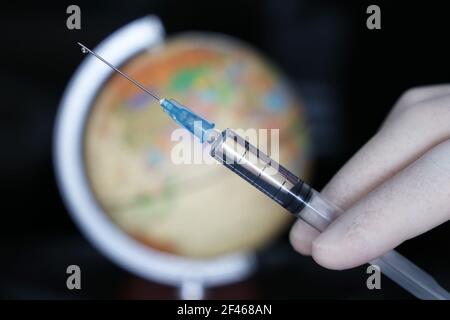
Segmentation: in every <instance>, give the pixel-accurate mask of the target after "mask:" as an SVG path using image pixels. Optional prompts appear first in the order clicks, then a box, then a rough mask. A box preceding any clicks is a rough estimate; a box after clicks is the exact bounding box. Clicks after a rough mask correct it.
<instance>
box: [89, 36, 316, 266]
mask: <svg viewBox="0 0 450 320" xmlns="http://www.w3.org/2000/svg"><path fill="white" fill-rule="evenodd" d="M121 68H122V69H123V70H124V71H125V72H127V73H128V74H130V75H131V76H132V77H134V78H135V79H136V80H138V81H139V82H141V83H142V84H144V85H145V86H146V87H147V88H149V89H151V90H154V91H155V92H157V93H158V94H159V95H160V96H162V97H168V98H174V99H176V100H177V101H179V102H181V103H183V104H184V105H186V106H189V107H190V108H191V109H192V110H193V111H194V112H196V113H197V114H199V115H201V116H202V117H204V118H206V119H208V120H210V121H212V122H215V123H216V126H217V127H218V128H220V129H225V128H232V129H244V130H245V129H249V128H253V129H267V130H269V131H268V132H269V134H268V135H269V137H270V130H271V129H279V151H280V152H279V161H280V163H281V164H283V165H284V166H285V167H287V168H288V169H290V170H292V171H293V172H294V173H296V174H297V175H298V176H301V177H306V178H307V177H308V176H309V166H310V163H309V136H308V130H307V122H306V117H305V110H304V108H303V105H302V104H301V102H300V101H299V100H298V99H297V97H296V96H295V94H294V93H293V92H292V91H291V90H290V88H289V86H288V84H287V82H286V80H285V79H284V78H283V76H282V75H281V74H280V72H279V71H278V70H277V69H276V68H275V67H274V66H273V65H272V64H270V63H269V62H268V61H267V60H266V59H264V58H263V57H262V56H261V55H260V54H258V53H257V52H256V51H255V50H254V49H251V48H250V47H248V46H247V45H244V44H243V43H241V42H239V41H236V40H233V39H231V38H229V37H225V36H221V35H217V34H204V33H189V34H181V35H178V36H175V37H172V38H169V39H167V40H166V41H165V42H164V43H163V44H160V45H158V46H156V47H152V48H151V49H149V50H147V51H145V52H142V53H141V54H139V55H137V56H135V57H133V58H132V59H130V60H129V61H127V63H125V64H124V65H123V66H121ZM177 128H178V126H177V124H176V123H175V122H174V121H173V120H172V119H170V118H169V117H168V116H167V115H166V114H165V113H164V112H163V111H162V109H161V108H160V107H159V105H158V103H157V101H155V100H154V99H153V98H152V97H151V96H149V95H147V94H146V93H144V92H142V91H141V90H140V89H139V88H137V87H136V86H134V85H132V84H130V83H129V82H128V81H127V80H126V79H124V78H122V77H121V76H120V75H118V74H113V75H112V76H111V78H110V79H109V80H108V81H107V82H106V83H105V84H104V86H103V87H102V89H101V90H100V92H99V93H98V95H97V98H96V99H95V101H94V103H93V105H92V108H91V112H90V115H89V117H88V120H87V124H86V129H85V143H84V159H85V165H86V172H87V176H88V179H89V182H90V185H91V188H92V191H93V192H94V195H95V197H96V199H97V201H98V202H99V204H100V205H101V206H102V208H103V210H104V211H105V213H106V214H107V215H108V216H109V218H110V219H111V220H112V221H113V222H114V223H115V224H116V225H117V226H118V228H120V229H121V230H123V231H124V232H125V233H127V234H128V235H129V236H130V237H132V238H134V239H136V240H137V241H139V242H141V243H144V244H146V245H148V246H150V247H152V248H154V249H157V250H160V251H163V252H167V253H171V254H174V255H179V256H189V257H196V258H209V257H214V256H219V255H223V254H226V253H231V252H235V251H241V250H255V249H258V248H261V247H262V246H264V245H265V244H267V243H268V242H270V241H271V240H273V239H274V238H275V237H276V236H277V235H279V234H280V233H281V232H282V231H283V230H285V229H286V227H287V225H288V224H289V223H290V221H292V220H291V219H292V217H291V216H290V215H289V214H288V213H286V212H285V210H284V209H283V208H281V207H280V206H279V205H277V204H276V203H274V202H273V201H272V200H271V199H269V198H268V197H266V196H265V195H264V194H262V193H261V192H259V191H258V190H256V189H255V188H254V187H253V186H251V185H250V184H248V183H247V182H245V181H244V180H242V179H241V178H240V177H238V176H236V175H235V174H234V173H232V172H231V171H230V170H228V169H227V168H225V167H224V166H222V165H219V164H217V165H211V164H195V163H194V164H176V163H174V162H173V161H172V158H171V153H172V151H173V148H174V146H175V145H176V144H178V143H179V142H177V141H172V139H171V135H172V133H173V131H174V130H175V129H177ZM196 143H197V142H196Z"/></svg>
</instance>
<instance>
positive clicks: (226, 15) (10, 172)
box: [0, 0, 450, 299]
mask: <svg viewBox="0 0 450 320" xmlns="http://www.w3.org/2000/svg"><path fill="white" fill-rule="evenodd" d="M69 4H77V5H79V6H80V7H81V12H82V29H81V30H79V31H69V30H68V29H67V28H66V19H67V14H66V8H67V6H68V5H69ZM369 4H378V5H380V7H381V11H382V29H381V30H375V31H370V30H368V29H367V28H366V26H365V24H366V18H367V14H366V13H365V12H366V8H367V6H368V5H369ZM1 6H2V8H1V9H2V10H1V16H0V26H1V29H0V30H1V32H2V40H1V41H2V45H1V48H2V50H1V53H0V54H1V63H2V66H1V69H0V84H1V92H2V95H1V99H2V103H1V116H0V124H1V126H0V130H1V135H0V139H1V140H0V142H1V148H2V152H1V157H0V173H1V184H0V188H1V190H0V191H1V195H2V196H1V199H2V201H1V202H0V203H1V208H2V210H1V212H0V214H1V216H2V219H1V222H0V226H1V233H0V239H1V241H0V250H1V255H0V297H1V298H174V297H176V292H175V290H174V289H173V288H170V287H166V286H161V285H158V284H155V283H150V282H147V281H144V280H142V279H139V278H137V277H135V276H133V275H131V274H129V273H127V272H126V271H124V270H122V269H119V268H117V267H116V266H115V265H113V264H112V263H111V262H109V261H108V260H106V259H105V258H104V257H103V256H102V255H101V254H100V253H98V252H97V251H96V250H94V249H93V248H92V247H91V245H90V244H89V243H88V242H87V241H86V240H85V239H84V238H83V237H82V235H81V234H80V233H79V231H78V230H77V229H76V227H75V226H74V224H73V223H72V221H71V220H70V218H69V215H68V214H67V211H66V209H65V207H64V205H63V203H62V201H61V197H60V195H59V192H58V190H57V187H56V183H55V178H54V173H53V166H52V130H53V126H54V120H55V114H56V111H57V107H58V103H59V100H60V98H61V95H62V93H63V90H64V88H65V86H66V84H67V82H68V80H69V78H70V77H71V75H72V73H73V71H74V70H75V69H76V67H77V66H78V64H79V63H80V62H81V60H82V59H83V56H82V55H81V54H80V50H79V48H78V47H77V46H76V44H75V43H76V41H82V42H84V43H85V44H87V45H90V46H95V45H96V44H97V43H99V42H100V41H101V40H102V39H103V38H104V37H106V36H107V35H108V34H110V33H111V32H112V31H114V30H116V29H117V28H119V27H121V26H123V25H125V24H126V23H128V22H130V21H131V20H134V19H136V18H139V17H142V16H144V15H146V14H150V13H151V14H156V15H158V16H159V17H160V18H161V19H162V22H163V23H164V26H165V28H166V31H167V34H168V35H169V36H170V35H171V34H175V33H177V32H181V31H187V30H204V31H215V32H222V33H225V34H229V35H231V36H234V37H236V38H239V39H242V40H244V41H247V42H248V43H250V44H251V45H253V46H254V47H256V48H257V49H259V50H261V51H262V52H263V53H264V54H265V55H266V56H268V57H269V58H270V59H271V60H272V61H274V62H275V63H276V64H277V65H278V66H279V67H280V68H281V70H283V71H284V72H285V74H286V75H287V76H288V77H289V79H291V81H292V83H293V84H294V86H295V87H296V88H297V89H298V90H299V91H300V92H301V93H303V96H304V98H305V100H306V102H307V105H308V111H309V112H310V117H311V123H312V130H313V139H314V145H315V146H318V147H317V148H316V150H315V165H314V167H315V168H314V171H315V175H314V179H313V180H312V181H311V183H312V184H313V186H315V187H316V188H317V189H320V188H321V187H322V186H324V184H325V183H326V182H327V181H328V180H329V179H330V178H331V177H332V175H333V174H334V172H336V171H337V170H338V169H339V167H340V166H341V165H342V164H343V163H344V162H345V161H346V160H347V159H348V158H349V157H350V156H351V155H352V154H353V153H354V152H355V151H356V150H358V148H359V147H360V146H361V145H362V144H363V143H364V142H365V141H366V140H367V139H368V138H369V137H370V136H371V135H373V134H374V132H375V131H376V130H377V128H378V126H379V125H380V123H381V121H382V120H383V118H384V117H385V116H386V114H387V112H388V111H389V109H390V108H391V107H392V105H393V104H394V103H395V100H396V99H397V98H398V96H399V95H400V94H401V93H402V92H403V91H405V90H406V89H407V88H410V87H412V86H420V85H426V84H434V83H442V82H448V75H449V71H450V70H449V69H450V68H449V67H450V63H449V62H448V59H449V57H450V49H449V47H448V41H449V40H448V39H449V34H450V22H449V21H450V19H449V16H450V10H448V8H447V7H445V6H444V2H432V1H426V2H423V3H420V4H413V3H411V2H406V1H405V2H401V1H396V2H395V4H394V3H392V2H391V3H389V2H380V1H374V2H371V3H368V2H350V1H345V2H344V1H342V2H340V3H338V2H332V1H294V0H275V1H273V0H262V1H244V0H241V1H219V0H217V1H173V0H170V1H162V0H160V1H140V0H138V1H123V2H119V1H96V2H95V4H94V3H93V2H92V1H74V2H65V1H60V2H59V4H55V5H52V6H50V5H46V4H43V3H39V4H37V3H34V4H24V3H22V2H21V3H17V4H3V3H2V5H1ZM449 125H450V124H449ZM320 146H321V147H320ZM449 228H450V226H449V225H448V224H445V225H443V226H440V227H438V228H436V229H435V230H433V231H431V232H428V233H427V234H425V235H422V236H420V237H418V238H416V239H414V240H411V241H408V242H407V243H406V244H403V245H402V246H401V247H400V248H399V251H401V252H402V253H404V254H405V255H406V256H408V257H409V258H411V260H413V261H416V262H418V264H419V265H420V266H422V267H423V268H424V269H426V270H427V271H429V272H430V273H431V274H433V275H435V276H436V278H437V279H438V280H439V281H440V282H441V283H442V284H443V285H444V286H446V287H447V288H450V260H449V259H448V253H446V252H445V249H444V250H443V249H442V248H445V247H446V245H447V244H448V243H449V240H450V230H449ZM259 257H260V262H261V264H260V266H261V267H260V268H259V269H258V271H257V272H256V273H255V275H254V276H252V277H251V278H250V279H248V280H246V281H244V282H242V283H239V284H233V285H230V286H227V287H222V288H216V289H211V290H210V291H209V293H208V294H209V297H214V298H294V299H295V298H369V299H372V298H373V299H381V298H406V299H409V298H411V296H410V295H409V294H408V293H406V292H404V291H403V290H401V289H399V288H398V287H397V286H396V285H395V284H393V283H391V282H390V281H389V280H388V279H383V282H382V286H383V290H379V291H368V290H367V289H366V287H365V279H366V277H367V275H366V274H365V269H363V268H356V269H353V270H348V271H343V272H335V271H328V270H325V269H323V268H321V267H319V266H317V265H315V264H314V263H313V262H312V260H311V259H309V258H305V257H302V256H300V255H297V254H296V253H295V252H293V250H292V249H291V248H290V246H289V244H288V241H287V234H286V235H285V236H284V237H283V238H282V239H280V240H279V241H277V242H275V243H274V244H273V245H271V246H270V247H268V248H266V249H264V250H263V251H262V252H261V253H260V254H259ZM69 264H78V265H80V267H81V269H82V270H83V278H82V279H83V280H82V281H83V282H82V283H83V284H82V285H83V290H81V291H76V292H73V291H69V290H67V289H66V288H65V279H66V274H65V270H66V267H67V266H68V265H69Z"/></svg>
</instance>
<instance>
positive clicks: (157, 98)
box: [77, 42, 161, 101]
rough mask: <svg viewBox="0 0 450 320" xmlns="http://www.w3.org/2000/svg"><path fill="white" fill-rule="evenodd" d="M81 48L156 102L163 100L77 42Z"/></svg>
mask: <svg viewBox="0 0 450 320" xmlns="http://www.w3.org/2000/svg"><path fill="white" fill-rule="evenodd" d="M77 43H78V44H79V45H80V47H81V51H82V52H83V53H90V54H92V55H93V56H94V57H96V58H97V59H99V60H100V61H102V62H103V63H105V64H106V65H107V66H109V67H110V68H111V69H113V70H114V71H116V72H118V73H120V74H121V75H122V76H123V77H125V78H127V79H128V80H129V81H131V82H132V83H133V84H135V85H136V86H138V87H139V88H141V89H142V90H143V91H145V92H146V93H148V94H149V95H151V96H152V97H153V98H155V99H156V100H158V101H159V100H161V98H160V97H158V95H156V94H154V93H153V92H151V91H149V90H147V89H146V88H145V87H144V86H143V85H142V84H140V83H139V82H137V81H136V80H134V79H133V78H132V77H130V76H129V75H128V74H126V73H125V72H123V71H120V70H119V69H118V68H116V67H115V66H113V65H112V64H111V63H109V62H108V61H106V60H105V59H103V58H102V57H101V56H99V55H98V54H96V53H95V52H94V51H92V50H91V49H89V48H88V47H86V46H85V45H84V44H82V43H80V42H77Z"/></svg>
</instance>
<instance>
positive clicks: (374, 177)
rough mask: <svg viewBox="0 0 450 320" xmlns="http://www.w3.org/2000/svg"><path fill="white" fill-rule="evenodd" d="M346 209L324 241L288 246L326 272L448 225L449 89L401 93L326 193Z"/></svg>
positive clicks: (303, 228)
mask: <svg viewBox="0 0 450 320" xmlns="http://www.w3.org/2000/svg"><path fill="white" fill-rule="evenodd" d="M322 194H323V196H324V197H325V198H327V199H328V200H330V201H331V202H333V203H335V204H336V205H337V206H339V207H341V208H342V209H344V213H343V214H342V215H341V216H340V217H338V218H337V219H336V220H335V221H334V222H333V223H332V224H331V225H330V226H329V227H328V228H327V229H326V230H325V231H324V232H323V233H321V234H319V232H318V231H316V230H315V229H313V228H312V227H310V226H309V225H307V224H306V223H305V222H303V221H301V220H298V221H297V222H296V223H295V225H294V226H293V228H292V230H291V233H290V240H291V243H292V245H293V247H294V248H295V250H297V251H298V252H300V253H302V254H305V255H312V256H313V258H314V259H315V260H316V262H317V263H319V264H321V265H322V266H324V267H326V268H329V269H346V268H352V267H355V266H358V265H361V264H364V263H366V262H368V261H370V260H372V259H374V258H376V257H379V256H381V255H382V254H383V253H385V252H387V251H389V250H391V249H392V248H394V247H396V246H398V245H399V244H401V243H402V242H403V241H405V240H408V239H411V238H413V237H415V236H417V235H420V234H422V233H424V232H426V231H428V230H430V229H432V228H434V227H436V226H437V225H439V224H441V223H444V222H445V221H447V220H449V219H450V85H439V86H429V87H423V88H416V89H411V90H409V91H407V92H406V93H405V94H403V95H402V97H401V98H400V99H399V100H398V102H397V103H396V105H395V106H394V108H393V110H392V111H391V113H390V114H389V116H388V117H387V119H386V120H385V122H384V123H383V125H382V127H381V128H380V130H379V131H378V132H377V133H376V134H375V136H373V137H372V138H371V139H370V140H369V141H368V142H367V143H366V145H364V146H363V147H362V148H361V150H359V151H358V152H357V153H356V154H355V155H354V156H353V158H352V159H350V161H348V162H347V163H346V164H345V165H344V167H343V168H342V169H341V170H340V171H339V172H338V173H337V174H336V175H335V176H334V177H333V179H332V180H331V181H330V182H329V184H328V185H327V186H326V187H325V188H324V190H323V191H322Z"/></svg>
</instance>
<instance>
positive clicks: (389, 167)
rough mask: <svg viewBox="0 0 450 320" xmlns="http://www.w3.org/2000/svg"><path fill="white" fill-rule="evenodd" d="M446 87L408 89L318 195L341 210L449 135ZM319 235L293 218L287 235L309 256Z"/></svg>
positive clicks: (449, 103)
mask: <svg viewBox="0 0 450 320" xmlns="http://www.w3.org/2000/svg"><path fill="white" fill-rule="evenodd" d="M449 123H450V85H438V86H429V87H421V88H415V89H411V90H408V91H407V92H406V93H405V94H403V95H402V97H401V98H400V99H399V100H398V102H397V105H396V106H395V107H394V109H393V111H392V112H391V114H390V115H389V117H388V118H387V120H386V122H385V123H384V125H383V126H382V128H381V130H380V132H378V133H377V134H376V135H375V136H374V137H373V138H372V139H371V140H370V141H369V142H368V143H367V144H366V145H365V146H364V147H363V148H362V149H361V150H360V151H359V152H358V153H357V154H356V155H355V156H354V157H353V158H352V159H351V160H350V161H349V162H348V163H347V164H346V165H345V166H344V167H343V168H342V169H341V170H340V171H339V172H338V173H337V174H336V175H335V177H334V178H333V179H332V180H331V181H330V183H329V184H328V185H327V186H326V187H325V188H324V190H323V191H322V195H323V196H324V197H326V198H327V199H328V200H330V201H331V202H333V203H335V204H336V205H337V206H339V207H341V208H343V209H346V208H348V207H350V206H351V205H352V204H353V203H355V202H356V201H357V200H358V199H360V198H362V197H363V196H364V195H366V194H367V193H369V192H370V191H371V190H373V189H374V188H375V187H376V186H378V185H380V184H381V183H383V182H384V181H385V180H387V179H389V178H390V177H392V176H393V175H395V174H396V173H397V172H399V171H400V170H402V169H403V168H405V167H406V166H408V165H409V164H411V163H412V162H413V161H415V160H416V159H417V158H419V157H420V156H421V155H423V154H424V153H425V152H426V151H427V150H429V149H430V148H432V147H433V146H435V145H436V144H438V143H440V142H442V141H444V140H445V139H447V138H449V137H450V126H449V125H448V124H449ZM318 235H319V233H318V232H317V231H315V229H313V228H311V227H310V226H309V225H307V224H306V223H305V222H303V221H301V220H298V221H297V222H296V223H295V225H294V227H293V228H292V230H291V233H290V240H291V243H292V245H293V246H294V248H295V249H296V250H297V251H298V252H300V253H302V254H306V255H309V254H311V250H312V245H311V241H313V240H314V239H315V238H316V237H317V236H318Z"/></svg>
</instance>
